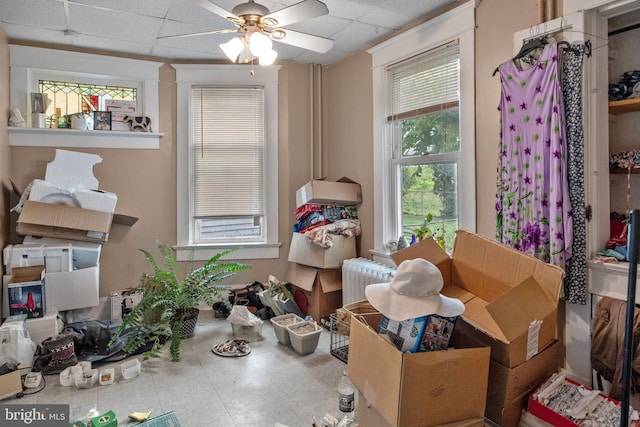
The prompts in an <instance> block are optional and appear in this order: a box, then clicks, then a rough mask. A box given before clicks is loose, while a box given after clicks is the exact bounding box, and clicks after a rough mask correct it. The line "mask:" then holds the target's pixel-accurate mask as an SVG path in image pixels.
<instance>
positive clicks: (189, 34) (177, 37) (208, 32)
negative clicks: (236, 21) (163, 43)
mask: <svg viewBox="0 0 640 427" xmlns="http://www.w3.org/2000/svg"><path fill="white" fill-rule="evenodd" d="M236 31H238V30H212V31H200V32H198V33H187V34H176V35H174V36H160V37H156V39H158V40H162V39H179V38H182V37H193V36H206V35H207V34H225V33H235V32H236Z"/></svg>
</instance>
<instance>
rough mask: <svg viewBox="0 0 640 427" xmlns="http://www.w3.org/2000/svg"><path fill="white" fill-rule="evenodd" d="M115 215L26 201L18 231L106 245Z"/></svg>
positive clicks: (32, 234)
mask: <svg viewBox="0 0 640 427" xmlns="http://www.w3.org/2000/svg"><path fill="white" fill-rule="evenodd" d="M112 219H113V214H111V213H108V212H100V211H94V210H89V209H82V208H76V207H72V206H64V205H55V204H51V203H42V202H34V201H32V200H26V201H25V202H24V205H23V206H22V212H21V213H20V216H19V217H18V224H17V227H16V230H17V232H18V234H20V235H22V236H43V237H58V238H62V239H68V240H81V241H85V242H94V243H104V242H106V241H107V239H108V237H109V230H110V229H111V222H112Z"/></svg>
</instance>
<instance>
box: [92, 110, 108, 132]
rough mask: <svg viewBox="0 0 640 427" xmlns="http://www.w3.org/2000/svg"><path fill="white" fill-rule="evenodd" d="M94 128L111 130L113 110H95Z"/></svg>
mask: <svg viewBox="0 0 640 427" xmlns="http://www.w3.org/2000/svg"><path fill="white" fill-rule="evenodd" d="M93 129H94V130H111V111H94V112H93Z"/></svg>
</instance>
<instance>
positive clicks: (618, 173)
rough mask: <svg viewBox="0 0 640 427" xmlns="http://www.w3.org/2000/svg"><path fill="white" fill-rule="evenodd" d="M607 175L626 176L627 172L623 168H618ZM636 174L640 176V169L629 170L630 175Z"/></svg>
mask: <svg viewBox="0 0 640 427" xmlns="http://www.w3.org/2000/svg"><path fill="white" fill-rule="evenodd" d="M609 173H610V174H615V175H626V174H627V170H626V169H623V168H618V169H614V170H610V171H609ZM637 174H640V168H633V169H631V175H637Z"/></svg>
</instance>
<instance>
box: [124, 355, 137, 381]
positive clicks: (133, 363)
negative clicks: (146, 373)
mask: <svg viewBox="0 0 640 427" xmlns="http://www.w3.org/2000/svg"><path fill="white" fill-rule="evenodd" d="M120 369H121V370H122V378H124V379H125V380H129V379H131V378H135V377H137V376H138V375H140V360H138V359H131V360H127V361H126V362H124V363H122V364H121V365H120Z"/></svg>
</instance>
